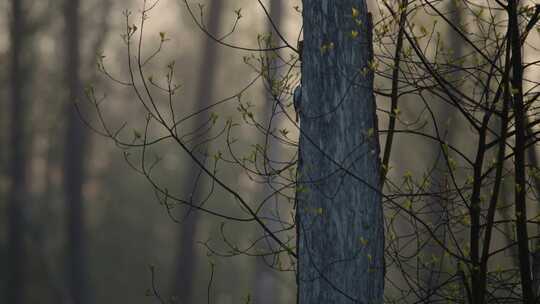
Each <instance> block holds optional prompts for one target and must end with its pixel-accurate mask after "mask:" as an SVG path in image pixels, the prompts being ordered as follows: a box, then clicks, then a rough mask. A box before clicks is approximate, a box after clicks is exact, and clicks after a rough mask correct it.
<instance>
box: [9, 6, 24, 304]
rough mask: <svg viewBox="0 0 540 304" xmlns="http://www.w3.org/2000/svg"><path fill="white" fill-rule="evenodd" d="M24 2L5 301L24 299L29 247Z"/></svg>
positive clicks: (18, 19)
mask: <svg viewBox="0 0 540 304" xmlns="http://www.w3.org/2000/svg"><path fill="white" fill-rule="evenodd" d="M23 4H24V1H21V0H12V1H11V29H10V30H11V33H10V42H11V52H10V53H11V54H10V55H11V60H10V61H11V64H10V66H11V79H10V80H11V117H10V118H11V125H10V139H9V140H10V145H9V147H10V150H11V155H10V159H9V165H8V166H9V169H8V174H9V178H10V180H11V184H10V188H9V190H8V197H7V200H8V206H7V222H8V227H7V230H8V233H7V235H8V240H7V247H8V248H7V267H6V268H5V269H6V270H7V274H8V276H7V284H6V295H7V297H6V303H10V304H19V303H22V302H23V297H24V292H25V283H26V276H25V271H26V268H25V267H24V266H25V265H26V262H27V261H26V254H27V253H26V250H25V246H24V239H25V236H26V228H25V227H26V225H25V223H24V222H25V218H24V210H25V205H26V204H27V199H28V197H27V193H28V189H27V188H28V187H27V181H26V172H27V152H26V151H25V142H26V132H25V130H26V119H25V117H26V116H25V113H26V108H27V100H26V96H25V95H26V94H25V92H24V90H25V84H27V82H28V79H27V75H28V71H26V69H27V68H26V67H25V63H27V62H28V61H25V60H24V57H23V54H24V53H25V49H24V47H25V45H24V42H25V40H26V39H27V37H26V35H27V28H26V27H27V22H26V20H25V14H24V11H23V8H24V6H23Z"/></svg>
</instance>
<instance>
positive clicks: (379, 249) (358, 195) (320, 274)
mask: <svg viewBox="0 0 540 304" xmlns="http://www.w3.org/2000/svg"><path fill="white" fill-rule="evenodd" d="M370 19H371V17H370V14H369V13H368V11H367V6H366V2H365V1H359V0H347V1H319V0H304V2H303V21H304V22H303V26H304V48H303V54H302V58H303V60H302V100H301V106H300V132H301V135H300V142H299V168H298V190H297V206H296V212H297V223H296V224H297V229H298V248H297V250H298V302H299V303H300V304H311V303H351V302H354V303H382V296H383V286H384V270H383V268H384V266H383V264H384V262H383V258H384V257H383V255H384V252H383V248H384V228H383V214H382V204H381V194H380V178H381V173H380V162H379V143H378V137H377V135H376V134H377V121H376V118H375V110H376V108H375V100H374V96H373V69H372V65H371V63H372V60H373V51H372V45H371V43H372V41H371V29H372V23H371V20H370Z"/></svg>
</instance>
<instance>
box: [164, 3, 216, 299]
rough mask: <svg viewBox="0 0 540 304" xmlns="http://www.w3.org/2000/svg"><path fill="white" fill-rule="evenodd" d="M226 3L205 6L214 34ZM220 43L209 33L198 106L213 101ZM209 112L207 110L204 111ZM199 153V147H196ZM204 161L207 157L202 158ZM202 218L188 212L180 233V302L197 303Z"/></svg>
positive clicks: (199, 186) (197, 190)
mask: <svg viewBox="0 0 540 304" xmlns="http://www.w3.org/2000/svg"><path fill="white" fill-rule="evenodd" d="M223 6H224V3H223V1H221V0H213V1H211V4H210V5H209V6H208V7H209V9H207V10H205V15H204V20H207V21H208V24H205V26H206V27H207V30H208V32H210V33H212V34H215V33H216V32H218V30H219V25H220V24H221V17H222V15H223ZM217 50H218V45H217V43H216V42H215V41H213V40H212V39H211V38H210V37H206V39H205V41H204V46H203V55H202V57H201V63H200V66H199V78H198V81H197V84H196V86H197V91H196V93H195V102H196V104H197V105H198V107H199V109H203V108H205V107H207V106H209V105H210V104H211V102H212V97H213V92H214V90H213V89H214V88H215V84H216V72H217V71H216V66H217V63H218V54H217ZM205 113H206V112H205ZM206 118H207V117H205V116H204V113H202V114H199V115H197V116H196V118H195V119H194V126H196V127H200V126H202V125H203V124H204V122H205V121H206ZM194 152H195V153H198V152H197V151H194ZM201 160H202V159H201ZM202 161H203V162H204V160H202ZM198 175H199V174H198V168H197V167H196V166H193V167H192V168H191V170H190V172H188V173H187V174H186V185H187V186H188V187H193V188H194V189H192V191H193V192H192V198H193V203H194V204H197V203H199V200H201V199H202V197H203V195H201V193H202V191H203V188H204V183H201V182H200V181H199V182H198V183H196V185H191V184H190V183H191V182H192V181H193V177H194V176H198ZM199 219H200V214H199V212H190V213H189V216H187V217H186V218H185V220H184V221H183V222H182V230H181V233H180V241H179V248H178V254H177V256H178V258H177V260H176V263H177V265H176V271H175V273H174V279H173V280H172V282H173V286H172V290H173V293H174V294H175V295H176V296H177V297H178V300H179V302H180V303H186V304H190V303H195V302H196V301H195V300H194V299H193V291H194V290H193V288H194V286H195V284H194V283H195V282H196V281H195V280H196V275H195V269H196V267H197V265H198V259H197V253H196V252H195V242H196V240H195V236H196V232H197V224H198V222H199Z"/></svg>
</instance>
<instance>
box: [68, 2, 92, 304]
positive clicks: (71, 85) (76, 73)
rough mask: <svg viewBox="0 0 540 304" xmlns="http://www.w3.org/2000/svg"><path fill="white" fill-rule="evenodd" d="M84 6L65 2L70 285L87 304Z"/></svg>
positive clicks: (78, 300)
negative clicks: (81, 107)
mask: <svg viewBox="0 0 540 304" xmlns="http://www.w3.org/2000/svg"><path fill="white" fill-rule="evenodd" d="M79 10H80V2H79V0H68V1H65V2H64V26H65V37H64V39H65V50H64V51H65V60H66V61H65V70H64V73H65V75H64V77H65V83H66V88H67V92H68V96H67V100H66V104H65V113H66V120H67V122H66V135H65V136H66V137H65V141H64V190H65V201H66V217H67V218H66V222H67V257H66V262H67V263H66V268H67V269H66V270H67V280H66V281H67V284H68V290H69V291H68V292H69V297H70V300H71V301H73V303H82V304H84V303H86V302H87V298H86V279H87V272H86V260H85V252H86V246H85V232H84V229H85V219H84V208H83V194H82V189H83V183H84V180H85V170H84V167H85V166H84V164H85V162H84V160H85V154H86V148H87V146H88V145H87V141H88V134H87V132H88V131H87V129H86V127H85V126H84V124H83V122H82V121H81V119H80V116H79V115H78V113H77V111H76V108H75V107H74V106H73V103H74V102H78V101H80V100H81V91H82V85H81V75H80V66H81V59H80V57H81V55H80V39H81V34H82V32H81V30H80V24H81V23H80V18H81V17H80V15H79V13H80V12H79Z"/></svg>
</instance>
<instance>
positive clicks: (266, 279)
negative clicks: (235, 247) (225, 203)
mask: <svg viewBox="0 0 540 304" xmlns="http://www.w3.org/2000/svg"><path fill="white" fill-rule="evenodd" d="M270 19H271V22H270V20H269V21H268V30H267V32H268V33H269V34H270V35H271V36H270V37H271V43H273V42H278V43H277V45H279V44H280V43H279V36H278V35H277V33H276V31H275V29H274V26H275V27H276V28H277V29H278V30H279V31H283V29H282V27H281V23H282V19H283V2H282V0H273V1H271V2H270ZM272 23H273V25H274V26H272ZM273 45H274V44H271V45H269V46H273ZM274 52H275V53H278V54H279V50H276V51H269V52H267V53H266V54H265V55H266V56H267V58H268V68H269V70H268V76H269V79H268V81H267V84H266V86H265V87H264V88H263V90H264V92H263V96H264V99H263V100H262V101H263V102H264V105H263V107H262V109H263V111H262V116H263V119H262V120H261V121H262V124H263V127H264V128H267V130H268V132H271V130H272V129H273V128H277V127H278V126H279V124H280V119H278V117H277V115H275V110H277V109H279V107H276V106H275V105H276V101H275V100H274V97H273V96H271V95H272V94H270V93H269V92H268V89H270V90H272V82H273V80H278V79H280V78H281V75H280V71H279V70H278V65H279V64H280V62H279V60H278V59H274V57H273V55H274ZM266 136H267V137H268V139H267V138H264V137H263V143H262V146H263V147H265V144H266V143H267V144H268V146H266V150H265V152H266V155H265V157H266V158H267V160H266V161H265V164H266V167H269V168H272V167H275V163H273V162H275V161H280V156H282V155H283V152H284V151H283V149H280V147H281V144H280V143H279V142H278V141H276V140H273V137H272V135H270V134H267V135H266ZM272 180H273V179H272V178H271V177H270V178H268V181H267V182H268V184H266V183H265V184H263V187H262V188H263V190H261V194H262V195H260V199H261V200H262V199H264V198H265V197H267V196H269V195H272V194H273V193H274V192H275V190H274V189H275V188H274V187H276V185H273V184H272ZM272 200H273V199H272ZM265 205H266V207H265V208H264V210H263V214H264V215H263V216H265V217H272V215H271V212H270V210H268V209H269V208H268V207H274V206H275V205H274V204H272V203H266V204H265ZM274 212H279V211H274ZM266 224H267V225H269V226H270V227H271V229H273V230H274V227H272V225H274V226H277V225H276V224H275V223H272V222H271V221H269V222H268V223H266ZM278 229H279V228H278V227H275V230H278ZM263 243H264V244H266V242H263ZM270 243H272V244H273V243H274V242H270ZM272 249H273V248H268V247H267V246H265V247H264V248H261V250H264V251H270V250H272ZM267 258H268V259H272V258H273V257H272V256H270V257H267ZM265 259H266V258H265V257H264V256H263V257H260V258H258V259H257V261H256V262H255V288H254V299H253V300H254V303H258V304H271V303H278V302H279V294H277V288H276V283H277V282H276V279H277V277H276V275H277V274H276V273H275V272H274V270H273V269H272V268H271V267H269V266H268V265H267V263H266V262H265ZM271 262H272V261H270V263H271Z"/></svg>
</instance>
